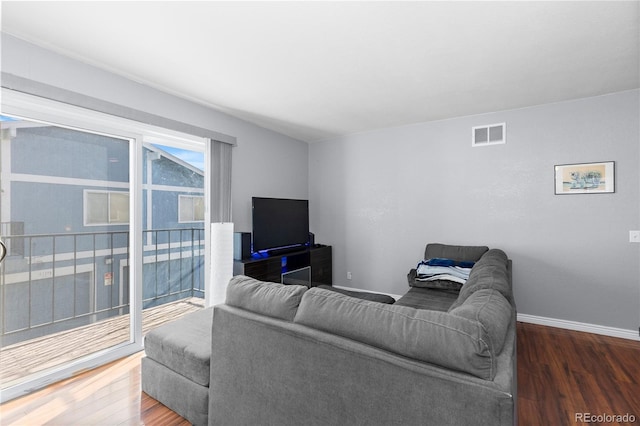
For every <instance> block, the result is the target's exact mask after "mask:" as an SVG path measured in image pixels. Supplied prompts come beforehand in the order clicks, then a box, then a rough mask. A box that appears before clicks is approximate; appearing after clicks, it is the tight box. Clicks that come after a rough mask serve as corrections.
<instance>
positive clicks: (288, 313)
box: [226, 275, 307, 321]
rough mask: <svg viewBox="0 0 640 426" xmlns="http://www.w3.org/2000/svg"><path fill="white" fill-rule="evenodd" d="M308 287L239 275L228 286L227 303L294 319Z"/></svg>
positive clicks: (281, 317)
mask: <svg viewBox="0 0 640 426" xmlns="http://www.w3.org/2000/svg"><path fill="white" fill-rule="evenodd" d="M306 290H307V287H305V286H302V285H284V284H278V283H268V282H263V281H258V280H256V279H253V278H250V277H246V276H244V275H237V276H235V277H233V278H231V281H229V285H228V286H227V299H226V304H227V305H231V306H235V307H236V308H241V309H246V310H248V311H251V312H255V313H258V314H262V315H266V316H269V317H273V318H279V319H284V320H287V321H293V317H294V316H295V315H296V311H297V309H298V305H299V304H300V299H301V298H302V295H303V294H304V292H305V291H306Z"/></svg>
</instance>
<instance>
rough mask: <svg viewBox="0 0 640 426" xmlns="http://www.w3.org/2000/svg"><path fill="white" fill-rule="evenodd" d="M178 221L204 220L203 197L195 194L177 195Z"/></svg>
mask: <svg viewBox="0 0 640 426" xmlns="http://www.w3.org/2000/svg"><path fill="white" fill-rule="evenodd" d="M178 211H179V213H178V214H179V217H178V221H179V222H180V223H183V222H204V197H203V196H197V195H180V196H179V197H178Z"/></svg>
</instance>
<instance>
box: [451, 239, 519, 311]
mask: <svg viewBox="0 0 640 426" xmlns="http://www.w3.org/2000/svg"><path fill="white" fill-rule="evenodd" d="M508 265H509V259H508V258H507V255H506V254H505V252H503V251H502V250H500V249H491V250H489V251H487V252H486V253H485V254H484V255H483V256H482V258H480V260H479V261H478V262H476V264H475V265H474V266H473V269H471V273H470V274H469V279H468V280H467V282H466V283H465V284H464V285H463V286H462V289H461V290H460V294H459V295H458V299H457V300H456V301H455V302H454V303H453V304H452V305H451V307H450V308H449V312H451V311H452V310H453V309H455V308H457V307H458V306H461V305H462V304H463V303H464V302H465V300H467V298H468V297H469V296H471V295H472V294H473V293H475V292H476V291H478V290H483V289H490V290H496V291H498V292H500V294H502V295H503V296H504V297H505V298H506V299H507V300H508V301H509V303H511V304H512V305H514V300H513V289H512V287H511V279H510V277H509V271H508Z"/></svg>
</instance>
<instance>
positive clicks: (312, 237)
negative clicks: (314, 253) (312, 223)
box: [309, 232, 316, 247]
mask: <svg viewBox="0 0 640 426" xmlns="http://www.w3.org/2000/svg"><path fill="white" fill-rule="evenodd" d="M315 245H316V236H315V235H313V232H309V247H315Z"/></svg>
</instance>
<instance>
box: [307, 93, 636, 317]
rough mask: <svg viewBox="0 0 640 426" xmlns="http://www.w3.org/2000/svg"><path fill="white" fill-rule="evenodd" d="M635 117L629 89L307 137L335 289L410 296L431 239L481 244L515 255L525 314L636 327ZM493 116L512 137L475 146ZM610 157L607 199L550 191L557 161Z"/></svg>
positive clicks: (317, 215) (314, 220) (314, 217)
mask: <svg viewBox="0 0 640 426" xmlns="http://www.w3.org/2000/svg"><path fill="white" fill-rule="evenodd" d="M639 114H640V108H639V92H638V91H637V90H636V91H629V92H622V93H618V94H612V95H607V96H601V97H596V98H589V99H582V100H577V101H572V102H564V103H557V104H550V105H542V106H537V107H532V108H526V109H519V110H512V111H505V112H499V113H492V114H485V115H478V116H471V117H461V118H456V119H451V120H445V121H438V122H431V123H423V124H418V125H412V126H405V127H397V128H390V129H383V130H379V131H373V132H367V133H361V134H355V135H351V136H345V137H340V138H336V139H333V140H330V141H326V142H322V143H316V144H312V145H311V147H310V152H309V158H310V163H309V168H310V171H309V175H310V178H309V181H310V199H311V210H312V211H311V224H312V227H313V228H314V229H315V230H316V232H317V233H318V234H319V235H321V241H319V242H323V243H326V244H332V245H333V246H334V264H333V267H334V285H344V286H350V287H354V288H360V289H370V290H376V291H382V292H389V293H392V294H404V293H405V292H406V291H407V289H408V287H407V280H406V274H407V272H408V271H409V269H410V268H412V267H415V264H416V263H417V262H418V261H419V260H420V259H421V256H422V255H423V253H424V246H425V244H426V243H428V242H442V243H449V244H474V245H488V246H490V247H497V248H501V249H503V250H505V251H506V253H507V254H508V255H509V256H510V257H511V258H512V259H513V265H514V292H515V298H516V302H517V306H518V311H519V312H520V313H521V314H527V315H535V316H541V317H547V318H556V319H563V320H568V321H576V322H582V323H588V324H598V325H602V326H607V327H616V328H622V329H626V330H637V328H638V324H639V321H640V313H639V312H640V282H639V277H640V258H639V254H640V245H638V244H631V243H629V242H628V239H629V234H628V231H629V230H632V229H638V228H640V224H639V219H640V197H639V195H640V194H639V192H640V185H639V180H640V176H639V173H638V164H639V160H640V149H639V148H640V146H639V145H640V142H639V141H640V135H639V120H638V116H639ZM500 122H506V123H507V144H506V145H496V146H491V147H483V148H472V147H471V128H472V127H473V126H477V125H484V124H493V123H500ZM609 160H613V161H615V162H616V192H615V193H614V194H597V195H595V194H590V195H565V196H560V195H554V165H556V164H565V163H579V162H594V161H609ZM347 271H350V272H352V274H353V279H352V280H351V281H348V280H347V279H346V274H347Z"/></svg>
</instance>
